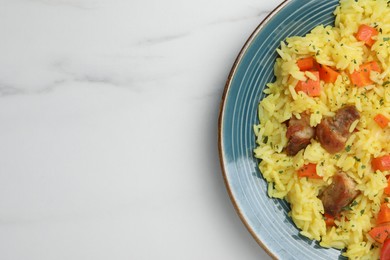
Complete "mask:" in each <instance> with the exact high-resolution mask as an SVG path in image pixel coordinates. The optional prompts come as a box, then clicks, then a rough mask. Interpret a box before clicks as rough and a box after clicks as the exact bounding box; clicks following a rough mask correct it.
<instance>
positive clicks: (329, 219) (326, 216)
mask: <svg viewBox="0 0 390 260" xmlns="http://www.w3.org/2000/svg"><path fill="white" fill-rule="evenodd" d="M324 220H325V224H326V226H327V227H333V226H335V225H336V224H335V223H334V220H335V219H334V217H333V216H331V215H329V214H326V213H325V214H324Z"/></svg>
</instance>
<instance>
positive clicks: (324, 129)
mask: <svg viewBox="0 0 390 260" xmlns="http://www.w3.org/2000/svg"><path fill="white" fill-rule="evenodd" d="M359 118H360V114H359V111H357V109H356V107H355V106H346V107H343V108H340V109H339V110H337V112H336V115H335V116H334V117H326V118H324V119H322V121H321V123H320V124H319V125H318V126H317V129H316V136H317V139H318V141H319V142H320V143H321V145H322V147H323V148H324V149H325V150H327V151H328V152H329V153H337V152H339V151H341V150H343V148H344V146H345V143H346V142H347V140H348V138H349V136H350V135H351V133H350V132H349V128H350V127H351V124H352V123H353V122H354V121H355V120H356V119H359Z"/></svg>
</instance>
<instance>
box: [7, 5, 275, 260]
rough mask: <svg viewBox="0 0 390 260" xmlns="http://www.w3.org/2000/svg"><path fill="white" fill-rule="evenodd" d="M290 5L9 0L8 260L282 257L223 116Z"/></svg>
mask: <svg viewBox="0 0 390 260" xmlns="http://www.w3.org/2000/svg"><path fill="white" fill-rule="evenodd" d="M280 2H281V0H277V1H263V0H261V1H259V0H257V1H256V0H243V1H232V0H229V1H223V0H200V1H180V0H165V1H160V0H1V1H0V35H1V40H0V120H1V127H0V165H1V166H0V169H1V171H0V259H2V260H19V259H37V260H38V259H39V260H43V259H44V260H45V259H56V260H57V259H82V260H85V259H93V260H97V259H110V260H111V259H170V260H171V259H224V260H226V259H270V257H269V256H267V254H266V253H265V252H264V251H263V250H262V249H261V247H260V246H258V244H257V243H256V242H255V241H254V239H253V238H252V237H251V236H250V234H249V233H248V232H247V230H246V229H245V227H244V225H243V224H242V223H241V221H240V220H239V218H238V216H237V214H236V213H235V211H234V209H233V206H232V204H231V202H230V200H229V198H228V195H227V192H226V189H225V187H224V184H223V179H222V175H221V170H220V167H219V160H218V151H217V117H218V109H219V101H220V98H221V95H222V91H223V88H224V83H225V80H226V77H227V75H228V73H229V70H230V68H231V65H232V64H233V61H234V59H235V57H236V55H237V54H238V52H239V50H240V48H241V46H242V45H243V44H244V42H245V40H246V38H247V37H248V36H249V35H250V33H251V32H252V31H253V30H254V29H255V27H256V26H257V24H258V23H259V22H260V21H261V20H262V19H263V18H264V17H265V16H266V15H267V13H269V12H270V11H271V10H272V9H273V8H274V7H276V6H277V5H278V4H279V3H280Z"/></svg>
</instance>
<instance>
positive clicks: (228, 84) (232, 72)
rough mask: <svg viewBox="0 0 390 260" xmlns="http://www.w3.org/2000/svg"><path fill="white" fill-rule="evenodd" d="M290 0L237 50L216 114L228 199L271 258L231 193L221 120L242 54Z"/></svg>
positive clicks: (264, 20)
mask: <svg viewBox="0 0 390 260" xmlns="http://www.w3.org/2000/svg"><path fill="white" fill-rule="evenodd" d="M291 1H292V0H284V1H283V2H281V3H280V4H279V5H278V6H277V7H275V8H274V9H273V10H272V11H271V12H270V13H269V14H268V15H267V16H266V17H265V18H264V19H263V20H262V21H261V22H260V24H259V25H258V26H257V27H256V28H255V30H254V31H253V32H252V33H251V34H250V36H249V37H248V39H247V40H246V42H245V44H244V45H243V47H242V48H241V50H240V51H239V53H238V55H237V57H236V59H235V61H234V63H233V66H232V68H231V69H230V72H229V75H228V77H227V80H226V83H225V87H224V90H223V94H222V97H221V101H220V106H219V116H218V154H219V162H220V166H221V169H222V176H223V180H224V183H225V187H226V190H227V193H228V195H229V198H230V201H231V202H232V204H233V207H234V209H235V211H236V213H237V215H238V216H239V217H240V219H241V222H242V223H243V224H244V226H245V227H246V229H247V230H248V231H249V233H250V234H251V235H252V237H253V238H254V239H255V241H256V242H257V243H258V244H259V245H260V246H261V248H262V249H263V250H264V251H265V252H266V253H267V254H268V255H269V256H270V257H271V258H272V259H275V260H276V259H278V258H277V257H276V255H274V254H273V253H272V252H271V250H270V249H269V248H268V247H267V246H266V245H265V244H264V243H263V241H261V240H260V239H259V238H258V236H257V234H256V232H255V231H254V229H253V227H252V226H251V225H250V224H249V221H248V220H247V218H246V217H245V216H244V214H243V212H242V209H241V207H240V205H239V203H238V202H237V201H236V198H235V197H234V195H233V191H232V187H231V185H230V183H229V181H228V177H227V170H226V168H225V155H224V149H223V148H224V145H223V121H224V114H225V113H224V112H225V107H226V99H227V96H228V93H229V90H230V87H231V83H232V80H233V77H234V75H235V73H236V70H237V68H238V65H239V64H240V62H241V60H242V59H243V57H244V54H245V53H246V51H247V50H248V48H249V46H250V45H251V44H252V42H253V40H254V39H255V37H256V36H257V35H258V34H259V32H260V31H261V29H262V28H263V27H264V26H265V25H266V24H267V23H268V22H269V21H270V20H271V19H272V18H273V17H274V16H275V15H276V14H277V13H278V12H279V11H280V10H281V9H282V8H284V7H285V6H286V5H287V4H288V3H289V2H291Z"/></svg>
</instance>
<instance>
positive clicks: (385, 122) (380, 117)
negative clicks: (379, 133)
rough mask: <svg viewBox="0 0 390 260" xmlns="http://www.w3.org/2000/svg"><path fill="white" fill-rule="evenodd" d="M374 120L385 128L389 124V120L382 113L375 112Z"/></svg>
mask: <svg viewBox="0 0 390 260" xmlns="http://www.w3.org/2000/svg"><path fill="white" fill-rule="evenodd" d="M374 121H375V122H376V123H377V124H378V125H379V126H380V127H381V128H385V127H386V126H388V125H389V122H390V120H389V119H388V118H387V117H385V116H384V115H382V114H377V115H376V116H375V117H374Z"/></svg>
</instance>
